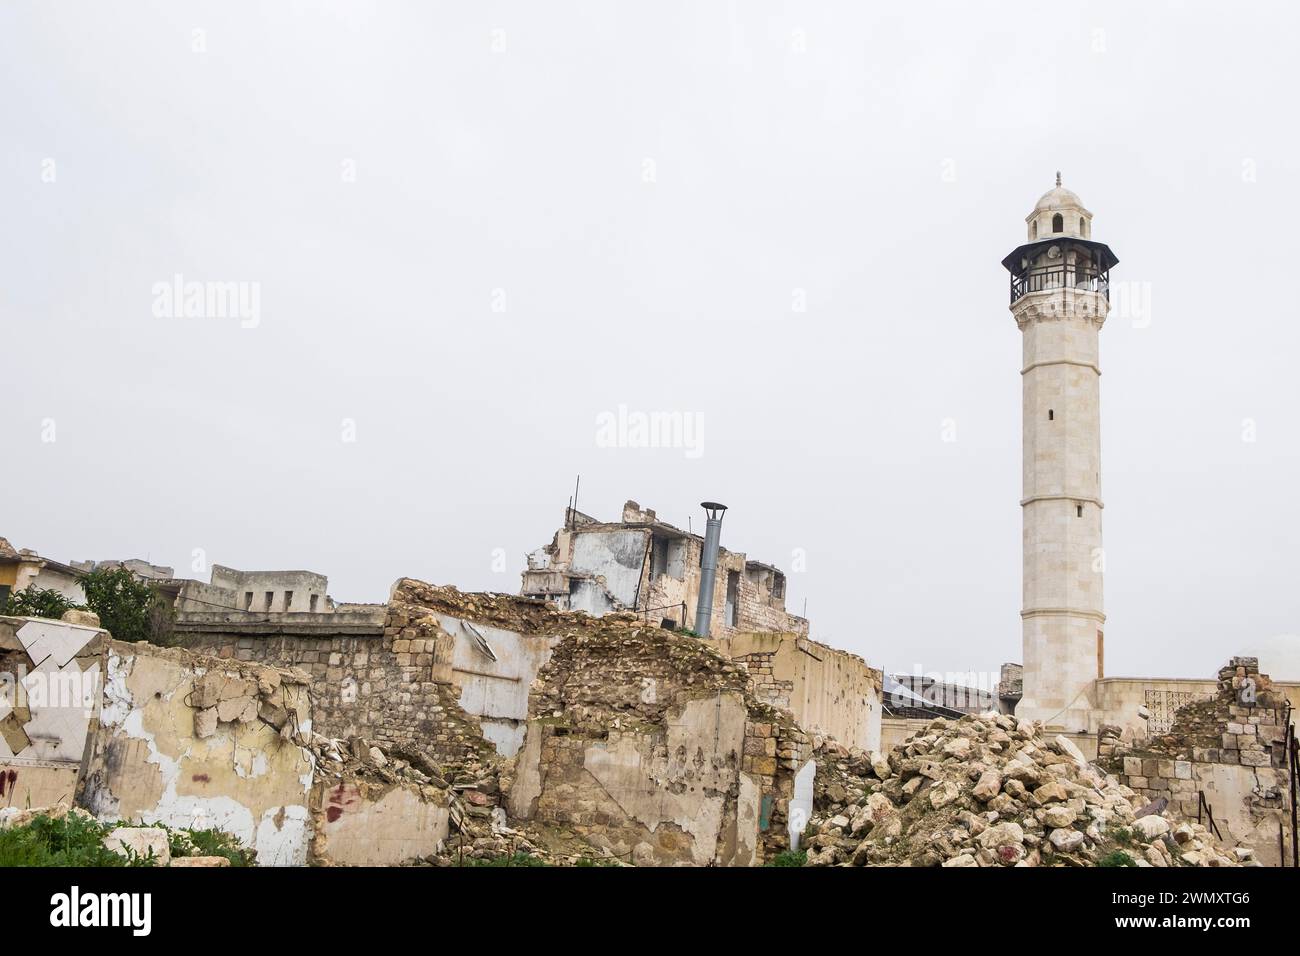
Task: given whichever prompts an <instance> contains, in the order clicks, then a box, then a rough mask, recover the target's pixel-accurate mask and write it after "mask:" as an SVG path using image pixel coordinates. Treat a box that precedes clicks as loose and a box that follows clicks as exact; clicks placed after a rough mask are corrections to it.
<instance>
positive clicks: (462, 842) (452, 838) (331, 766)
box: [311, 734, 617, 866]
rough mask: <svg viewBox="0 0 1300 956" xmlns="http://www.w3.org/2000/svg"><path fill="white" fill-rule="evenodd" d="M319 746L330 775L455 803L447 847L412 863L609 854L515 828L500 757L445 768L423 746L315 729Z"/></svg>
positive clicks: (321, 765)
mask: <svg viewBox="0 0 1300 956" xmlns="http://www.w3.org/2000/svg"><path fill="white" fill-rule="evenodd" d="M311 745H312V747H311V749H312V752H313V753H314V754H315V756H316V767H317V772H318V774H320V775H321V776H323V777H332V778H336V779H351V780H359V781H365V782H367V783H369V784H380V785H387V784H399V785H403V786H408V787H417V788H419V791H420V793H421V795H422V797H423V798H424V799H425V800H427V801H429V802H430V803H434V804H437V805H438V806H445V807H447V811H448V823H449V834H448V838H447V840H446V841H445V843H444V845H443V847H442V849H441V850H440V851H439V852H438V853H436V854H433V855H431V856H428V857H424V858H422V859H412V860H408V861H406V863H407V865H414V866H421V865H424V866H428V865H432V866H456V865H459V864H464V863H472V862H475V861H489V860H502V859H505V858H509V857H518V856H521V855H522V856H527V857H531V858H532V859H533V860H535V861H537V862H542V863H549V864H555V865H566V864H568V865H572V864H574V863H577V862H579V861H582V860H588V859H591V858H592V857H602V856H603V854H602V853H601V851H600V850H599V849H597V848H594V847H590V846H587V845H586V844H585V843H583V842H582V841H581V840H578V839H576V838H573V837H571V836H568V835H565V834H560V833H558V832H551V831H546V832H542V831H540V830H537V829H535V828H532V827H521V826H519V825H518V824H516V825H513V826H512V825H511V824H510V823H509V821H508V819H507V816H506V811H505V808H504V807H503V806H502V805H501V804H502V797H501V783H500V766H499V764H500V762H499V761H497V762H492V761H489V762H479V761H462V762H460V763H457V764H455V765H451V764H448V765H445V766H439V765H438V764H436V763H434V761H433V760H432V759H431V758H430V756H429V755H428V754H427V753H425V752H423V751H421V750H416V749H405V748H398V747H389V748H387V749H385V748H382V747H380V746H378V745H376V744H375V743H373V742H372V741H369V740H366V739H364V738H362V737H353V738H351V739H349V740H341V739H337V738H332V737H325V736H322V735H320V734H313V735H312V741H311ZM608 862H611V863H613V862H617V861H615V860H613V859H610V860H609V861H608Z"/></svg>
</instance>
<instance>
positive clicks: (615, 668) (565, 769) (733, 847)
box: [503, 621, 811, 866]
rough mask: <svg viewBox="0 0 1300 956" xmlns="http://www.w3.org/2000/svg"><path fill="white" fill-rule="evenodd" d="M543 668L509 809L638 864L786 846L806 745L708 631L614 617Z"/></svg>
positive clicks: (575, 638)
mask: <svg viewBox="0 0 1300 956" xmlns="http://www.w3.org/2000/svg"><path fill="white" fill-rule="evenodd" d="M609 625H610V626H609V627H608V628H607V629H604V630H598V631H595V632H588V633H582V634H574V635H571V636H567V637H565V638H564V639H563V640H561V641H559V642H558V643H557V644H556V645H555V647H554V648H553V650H552V654H551V658H550V660H549V662H548V663H547V664H546V666H544V667H543V668H542V670H541V672H540V673H539V674H538V678H537V681H536V683H535V684H534V688H533V692H532V694H531V696H530V701H529V714H530V718H529V722H528V729H527V735H526V738H525V742H524V747H523V750H522V751H521V752H520V754H519V756H518V758H517V763H516V767H515V775H514V777H513V779H511V780H509V781H508V782H505V783H503V788H504V789H506V791H507V793H508V806H509V809H510V812H511V815H512V816H513V817H515V818H519V819H522V820H528V821H535V822H538V823H541V824H546V825H550V826H554V827H559V828H564V829H567V830H569V831H572V832H574V833H577V834H580V835H581V836H582V837H583V839H585V840H586V841H587V842H589V843H591V844H593V845H594V846H597V847H600V848H602V849H604V850H607V851H608V852H610V853H612V854H613V855H615V856H618V857H620V858H623V859H627V860H629V861H630V862H636V863H641V864H696V865H707V864H718V865H737V866H746V865H752V864H754V863H756V862H758V861H760V860H761V859H762V858H763V857H764V855H765V854H766V853H767V852H770V851H771V849H773V848H775V847H782V848H783V847H785V846H787V845H788V835H787V826H786V824H787V819H788V812H789V805H790V801H791V798H792V797H793V796H794V790H795V777H796V774H797V773H798V772H799V771H800V770H801V769H802V768H803V767H804V766H805V764H807V762H808V758H809V756H810V753H811V746H810V744H809V741H808V738H807V736H806V735H805V734H804V733H803V732H802V731H801V730H800V729H799V728H798V727H797V726H796V725H795V723H794V721H793V719H792V718H791V716H790V715H789V714H788V713H785V712H782V711H779V710H777V709H775V708H773V707H770V706H768V705H765V704H763V703H761V702H760V701H758V700H757V699H756V698H755V697H754V696H753V695H752V694H751V693H750V692H749V690H748V677H747V675H746V674H745V673H744V671H743V670H742V669H741V668H739V667H737V666H736V665H734V664H732V663H731V662H729V661H727V660H725V659H724V658H722V657H721V656H720V655H718V654H717V653H716V652H715V651H713V650H712V649H711V648H709V647H708V646H707V645H706V644H705V643H704V642H702V641H699V640H697V639H694V638H686V637H681V636H679V635H676V634H672V633H670V632H667V631H663V630H657V629H651V628H637V627H634V626H630V624H629V623H628V622H625V621H609Z"/></svg>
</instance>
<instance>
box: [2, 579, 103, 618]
mask: <svg viewBox="0 0 1300 956" xmlns="http://www.w3.org/2000/svg"><path fill="white" fill-rule="evenodd" d="M83 607H85V605H84V604H77V603H75V602H73V601H69V600H68V599H67V598H66V597H64V596H63V595H62V594H60V593H59V592H58V591H56V590H54V589H53V588H38V587H37V586H36V585H35V584H29V585H28V586H27V587H25V588H24V589H23V590H21V591H15V592H14V593H13V594H11V595H9V599H8V600H7V601H6V602H5V604H4V607H3V608H0V614H9V615H12V616H13V617H51V618H54V619H55V620H57V619H59V618H61V617H63V615H64V612H66V611H71V610H72V609H73V608H83Z"/></svg>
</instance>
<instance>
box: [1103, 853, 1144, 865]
mask: <svg viewBox="0 0 1300 956" xmlns="http://www.w3.org/2000/svg"><path fill="white" fill-rule="evenodd" d="M1097 865H1098V866H1137V864H1136V863H1134V862H1133V857H1131V856H1129V855H1128V854H1127V853H1125V852H1124V851H1123V850H1114V851H1112V852H1110V853H1107V854H1106V855H1105V856H1103V857H1102V858H1101V859H1100V860H1098V861H1097Z"/></svg>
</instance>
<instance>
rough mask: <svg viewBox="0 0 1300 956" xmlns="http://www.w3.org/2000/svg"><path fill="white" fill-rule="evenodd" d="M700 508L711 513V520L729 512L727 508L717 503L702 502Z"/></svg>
mask: <svg viewBox="0 0 1300 956" xmlns="http://www.w3.org/2000/svg"><path fill="white" fill-rule="evenodd" d="M700 507H701V508H703V509H704V510H705V511H707V512H708V513H709V517H710V518H717V517H718V514H720V513H721V512H723V511H726V510H727V506H726V505H723V504H718V502H716V501H701V502H700Z"/></svg>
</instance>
